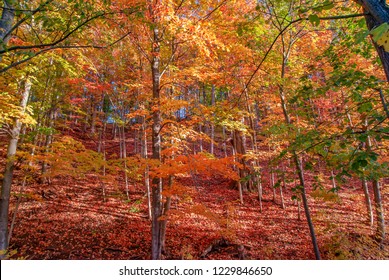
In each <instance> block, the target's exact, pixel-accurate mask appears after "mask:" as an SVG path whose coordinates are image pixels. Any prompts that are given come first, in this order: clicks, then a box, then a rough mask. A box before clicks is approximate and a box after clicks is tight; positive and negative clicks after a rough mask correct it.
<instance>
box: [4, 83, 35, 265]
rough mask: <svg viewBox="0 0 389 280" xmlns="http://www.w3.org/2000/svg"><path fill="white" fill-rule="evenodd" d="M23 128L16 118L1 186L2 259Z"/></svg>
mask: <svg viewBox="0 0 389 280" xmlns="http://www.w3.org/2000/svg"><path fill="white" fill-rule="evenodd" d="M30 90H31V82H30V80H29V79H28V78H27V79H26V82H25V85H24V91H23V95H22V101H21V103H20V107H21V111H22V113H24V112H25V109H26V107H27V101H28V97H29V95H30ZM21 128H22V122H21V121H20V120H18V119H17V120H15V124H14V127H13V129H12V131H11V135H12V137H11V140H10V141H9V145H8V151H7V160H6V165H5V170H4V177H3V183H2V188H1V200H0V259H3V258H4V257H5V256H6V251H7V250H8V245H9V244H8V211H9V198H10V194H11V185H12V177H13V170H14V163H15V155H16V150H17V146H18V141H19V135H20V130H21Z"/></svg>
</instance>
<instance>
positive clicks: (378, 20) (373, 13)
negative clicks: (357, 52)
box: [357, 0, 389, 81]
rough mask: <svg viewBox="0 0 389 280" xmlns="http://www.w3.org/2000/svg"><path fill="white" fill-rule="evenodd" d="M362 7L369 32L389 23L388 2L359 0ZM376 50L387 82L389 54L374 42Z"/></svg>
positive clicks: (388, 77) (388, 76)
mask: <svg viewBox="0 0 389 280" xmlns="http://www.w3.org/2000/svg"><path fill="white" fill-rule="evenodd" d="M357 2H358V3H359V4H360V5H362V7H363V10H364V12H365V13H366V15H365V19H366V25H367V27H368V28H369V30H372V29H373V28H374V27H377V26H379V25H381V24H383V23H385V22H387V23H389V8H388V6H387V5H386V1H383V0H357ZM373 44H374V47H375V49H376V50H377V53H378V55H379V57H380V59H381V62H382V66H383V68H384V71H385V75H386V80H387V81H389V53H388V52H386V51H385V50H384V48H383V47H380V46H378V45H377V44H376V43H375V42H373Z"/></svg>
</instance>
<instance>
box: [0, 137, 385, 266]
mask: <svg viewBox="0 0 389 280" xmlns="http://www.w3.org/2000/svg"><path fill="white" fill-rule="evenodd" d="M81 138H83V137H80V139H79V140H80V141H82V142H83V143H84V144H85V146H87V147H90V148H92V147H93V146H94V144H93V141H91V140H90V139H88V138H84V139H81ZM0 143H4V144H2V145H0V147H2V148H1V149H0V154H1V166H3V165H4V157H5V152H6V151H5V147H6V145H5V144H6V142H5V139H1V141H0ZM109 145H111V146H112V147H114V146H115V147H117V146H118V141H117V140H110V141H108V142H107V147H108V146H109ZM129 146H131V141H130V140H129ZM310 177H312V174H311V175H310V174H307V178H308V183H309V182H310V181H309V178H310ZM263 178H264V181H263V186H264V190H263V192H264V193H263V194H264V196H263V207H262V208H263V210H262V212H261V211H260V207H259V201H258V195H257V194H256V193H255V192H246V193H244V204H243V205H241V204H240V203H239V194H238V191H237V190H236V189H235V188H233V187H231V182H229V181H228V180H226V179H223V178H217V177H213V178H204V177H201V176H200V175H198V176H196V177H195V178H190V177H185V176H182V177H179V178H177V180H178V181H179V182H180V184H181V185H182V186H184V188H185V190H186V192H185V195H184V196H181V197H173V201H172V210H171V211H170V215H169V216H168V224H167V237H166V250H165V254H164V255H163V257H164V258H165V259H239V258H242V257H244V258H245V259H284V260H290V259H314V253H313V248H312V243H311V238H310V233H309V229H308V225H307V222H306V219H305V215H304V209H303V208H302V206H301V209H300V210H301V211H300V219H299V210H298V209H299V207H298V205H297V203H296V201H293V200H292V199H291V197H292V195H293V193H292V191H291V188H292V187H293V186H292V185H290V186H288V187H287V188H286V189H284V200H285V208H284V209H283V208H282V207H281V199H280V193H279V189H277V192H276V200H275V202H274V201H273V191H272V190H271V189H270V187H269V180H268V178H269V174H268V171H266V170H265V173H264V174H263ZM22 181H23V175H22V174H21V171H20V170H16V171H15V177H14V181H13V182H14V184H13V195H12V198H11V205H10V220H11V219H12V217H13V214H14V211H15V205H16V200H17V198H16V195H15V194H16V193H18V192H19V189H20V186H21V184H22ZM329 183H330V182H329ZM290 184H291V183H290ZM347 185H348V186H345V187H343V188H341V190H340V191H339V193H338V196H337V197H335V198H334V199H328V198H327V199H323V198H320V197H317V196H316V197H314V196H313V195H312V190H311V188H309V189H308V193H309V205H310V207H311V211H312V217H313V221H314V225H315V229H316V233H317V238H318V243H319V247H320V251H321V253H322V257H323V258H325V259H389V248H388V247H389V242H388V240H386V242H385V243H386V247H385V249H384V250H379V249H378V247H377V245H376V243H375V241H374V238H372V236H373V235H374V231H375V226H374V227H373V228H370V226H369V225H368V221H367V214H366V207H365V204H364V195H363V191H362V189H361V187H360V184H358V183H357V182H350V183H349V184H347ZM23 193H24V195H23V198H22V199H21V202H20V205H19V209H18V211H17V215H16V220H15V225H14V229H13V234H12V238H11V241H10V244H11V250H12V252H13V255H12V256H11V258H12V259H129V260H130V259H150V246H151V225H150V221H149V219H148V215H147V213H148V210H147V196H146V195H145V190H144V188H143V186H141V185H138V186H135V191H134V192H131V193H130V195H129V199H127V196H126V192H125V189H124V182H123V179H122V178H118V180H117V181H112V182H111V183H110V184H106V185H105V195H103V189H102V185H101V182H100V181H99V179H98V177H97V176H96V175H94V174H87V175H86V176H85V177H84V178H80V179H73V178H70V177H66V176H62V177H56V178H52V180H51V182H50V184H49V183H45V184H42V183H39V180H35V181H31V182H28V183H27V184H26V186H25V188H24V191H23ZM382 196H383V201H384V207H385V209H386V210H387V211H388V209H389V186H388V184H387V182H386V184H384V186H383V188H382ZM387 228H388V227H387ZM387 239H388V238H387Z"/></svg>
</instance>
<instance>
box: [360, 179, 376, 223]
mask: <svg viewBox="0 0 389 280" xmlns="http://www.w3.org/2000/svg"><path fill="white" fill-rule="evenodd" d="M362 188H363V193H364V194H365V203H366V208H367V215H368V218H369V225H370V227H372V226H373V223H374V220H373V208H372V206H371V200H370V195H369V188H368V186H367V181H366V178H362Z"/></svg>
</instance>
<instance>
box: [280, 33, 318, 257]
mask: <svg viewBox="0 0 389 280" xmlns="http://www.w3.org/2000/svg"><path fill="white" fill-rule="evenodd" d="M282 39H283V38H282ZM283 42H284V41H283ZM283 46H284V49H283V59H282V65H281V79H284V78H285V74H286V65H287V62H288V58H289V54H290V46H289V48H288V49H287V50H286V49H285V45H283ZM279 96H280V99H281V107H282V112H283V114H284V118H285V122H286V124H288V125H291V124H292V122H291V119H290V116H289V113H288V109H287V105H286V104H287V102H286V97H285V92H284V87H283V85H282V84H280V85H279ZM292 156H293V160H294V162H295V165H296V171H297V174H298V176H299V180H300V187H301V198H302V201H303V206H304V212H305V217H306V218H307V223H308V227H309V232H310V234H311V240H312V246H313V250H314V252H315V257H316V259H318V260H320V259H321V256H320V251H319V246H318V244H317V239H316V233H315V228H314V226H313V222H312V219H311V213H310V210H309V205H308V199H307V195H306V186H305V179H304V170H303V166H302V162H301V159H300V158H299V157H298V155H297V153H296V151H295V150H292Z"/></svg>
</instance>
